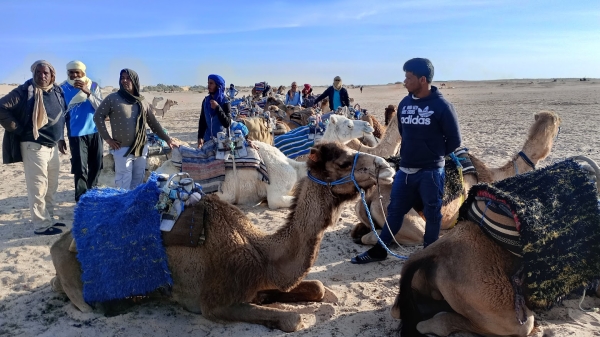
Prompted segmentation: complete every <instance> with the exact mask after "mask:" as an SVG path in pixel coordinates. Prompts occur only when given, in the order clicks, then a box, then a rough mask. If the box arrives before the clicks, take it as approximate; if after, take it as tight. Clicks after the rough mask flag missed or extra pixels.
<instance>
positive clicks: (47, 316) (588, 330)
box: [0, 79, 600, 337]
mask: <svg viewBox="0 0 600 337" xmlns="http://www.w3.org/2000/svg"><path fill="white" fill-rule="evenodd" d="M300 80H301V79H300ZM445 83H446V86H447V88H445V89H442V92H443V94H444V95H445V97H446V98H447V99H448V100H449V101H450V102H452V103H453V104H454V106H455V107H456V110H457V112H458V117H459V121H460V126H461V130H462V134H463V145H465V146H467V147H468V148H469V149H470V150H471V151H472V153H474V154H475V155H477V156H479V158H481V159H483V160H484V161H485V162H486V163H487V164H488V165H490V166H499V165H502V164H503V163H505V162H506V161H507V160H509V159H510V157H511V156H512V155H513V154H514V153H516V152H518V151H519V150H520V149H521V146H522V145H523V142H524V141H525V138H526V134H525V133H526V132H527V130H528V128H529V126H530V125H531V123H532V122H533V120H534V114H535V113H536V112H538V111H541V110H553V111H555V112H557V113H558V114H559V115H560V117H561V118H562V128H561V132H560V134H559V136H558V139H557V140H556V142H555V145H554V148H553V150H552V154H551V155H550V157H549V158H548V159H546V160H545V161H544V162H542V163H541V166H545V165H548V164H550V163H552V162H553V161H558V160H561V159H564V158H566V157H569V156H573V155H579V154H583V155H587V156H589V157H591V158H592V159H593V160H595V161H597V162H599V161H600V134H598V129H599V127H600V80H592V81H590V82H580V81H579V80H578V79H565V80H562V79H559V80H558V81H556V82H552V81H551V80H503V81H486V82H462V81H455V82H445ZM438 84H439V83H438ZM434 85H435V83H434ZM13 88H14V87H12V86H8V85H2V86H0V96H1V95H4V94H6V93H8V92H9V91H10V90H12V89H13ZM324 89H325V88H322V87H320V88H315V89H314V90H315V92H317V93H318V92H322V90H324ZM349 93H350V96H351V97H353V98H354V99H355V102H356V103H359V104H360V105H361V107H362V108H366V109H368V110H369V111H370V112H371V113H373V114H375V116H376V117H377V118H378V119H379V120H380V121H381V122H383V112H384V108H385V107H386V106H387V105H389V104H394V105H397V104H398V102H399V101H400V99H401V98H402V97H404V96H405V95H406V92H405V90H404V88H403V87H402V86H401V85H387V86H365V87H364V90H363V93H362V94H361V93H360V90H359V89H349ZM240 94H241V95H244V94H247V92H241V93H240ZM145 96H146V97H147V98H148V99H152V97H154V96H163V97H164V98H165V99H167V98H170V99H173V100H176V101H178V102H179V105H176V106H174V107H173V108H172V109H171V111H169V112H168V113H167V115H166V116H165V118H164V119H162V120H160V122H161V123H162V125H163V126H164V127H166V128H167V129H168V130H169V132H170V133H171V135H173V136H176V137H178V138H179V139H182V140H184V141H187V142H190V143H194V144H195V142H196V132H197V125H198V117H199V114H200V104H201V102H202V99H203V97H204V96H205V94H199V93H192V92H182V93H171V94H165V93H145ZM162 104H164V101H162V102H160V103H159V104H158V105H159V107H162ZM3 132H4V130H3V129H0V136H1V135H2V134H3ZM60 158H61V174H60V186H59V190H58V193H57V195H56V199H57V202H58V209H57V210H56V215H57V217H58V218H57V220H60V221H61V222H65V223H66V224H67V225H68V226H69V228H70V227H71V226H72V221H73V208H74V206H75V204H74V191H73V178H72V175H71V174H70V162H69V158H70V156H69V155H61V157H60ZM24 178H25V177H24V173H23V166H22V164H20V163H19V164H12V165H1V166H0V336H236V337H237V336H283V335H286V334H285V333H283V332H281V331H278V330H271V329H268V328H266V327H263V326H259V325H252V324H246V323H217V322H212V321H209V320H207V319H205V318H204V317H202V316H201V315H196V314H192V313H189V312H186V311H185V310H183V309H182V308H181V307H180V306H178V305H177V304H173V303H169V302H167V301H163V302H149V303H144V304H141V305H139V306H135V307H133V308H130V309H129V310H127V312H126V313H124V314H121V315H118V316H114V317H105V316H104V314H103V313H101V312H93V313H82V312H80V311H78V310H77V309H76V308H75V307H74V306H73V305H71V304H70V302H69V301H68V299H67V298H66V297H65V296H64V295H60V294H56V293H54V292H52V290H51V288H50V284H49V281H50V279H51V278H52V277H53V276H54V274H55V271H54V266H53V265H52V261H51V258H50V246H51V245H52V243H53V242H54V241H55V240H56V239H57V238H58V237H57V236H54V237H43V236H36V235H34V234H33V225H32V224H31V222H30V221H29V209H28V204H27V194H26V191H25V181H24ZM241 209H242V210H243V211H244V212H245V213H246V214H247V216H248V217H249V218H250V219H251V220H252V221H253V222H254V224H256V226H258V227H260V228H262V229H264V230H265V231H268V232H272V231H275V230H276V229H277V228H278V227H279V226H280V225H281V224H283V222H284V221H285V217H286V216H287V214H288V210H285V209H284V210H277V211H273V210H269V209H268V207H267V206H266V204H265V203H263V204H262V205H260V206H256V207H250V206H248V207H241ZM356 222H357V219H356V216H355V215H354V203H348V204H347V205H346V206H345V208H344V211H343V212H342V215H341V218H340V219H339V221H338V222H337V224H335V225H334V226H332V227H331V228H330V229H328V230H327V232H326V233H325V237H324V240H323V242H322V244H321V250H320V253H319V257H318V259H317V261H316V263H315V265H314V266H313V267H312V269H311V271H310V274H309V275H308V277H307V279H318V280H320V281H322V282H323V284H324V285H325V286H326V287H327V294H326V297H325V299H324V301H323V302H321V303H298V304H273V306H274V307H278V308H284V309H286V310H294V311H298V312H300V313H302V314H304V315H303V319H304V329H302V330H300V331H298V332H295V333H291V334H289V336H358V335H360V336H385V335H395V333H396V329H397V327H398V323H399V321H396V320H394V319H393V318H392V317H391V316H390V307H391V305H392V302H393V300H394V297H395V295H396V293H397V291H398V281H399V272H400V269H401V267H402V264H403V261H402V260H399V259H396V258H388V259H387V260H386V261H384V262H379V263H372V264H368V265H362V266H357V265H353V264H351V263H350V262H349V259H350V258H351V257H352V256H354V255H356V254H357V253H360V252H362V251H364V250H365V249H366V247H364V246H360V245H357V244H355V243H353V242H352V241H351V239H350V236H349V233H350V229H351V228H352V226H353V224H354V223H356ZM393 249H394V250H395V251H396V252H398V253H401V254H406V255H408V254H410V253H411V252H413V251H416V250H419V249H422V247H420V246H417V247H410V248H397V247H396V248H393ZM223 282H227V280H223ZM578 303H579V298H575V297H572V298H569V299H567V300H565V301H564V302H563V303H562V304H560V305H556V306H555V307H554V308H552V309H551V310H550V311H546V312H540V313H537V315H536V325H537V327H536V329H535V330H534V333H533V334H532V335H533V336H538V337H541V336H582V337H583V336H600V313H584V312H582V311H580V310H579V309H578ZM583 307H584V308H590V307H600V299H599V298H597V297H595V296H593V297H590V296H588V297H586V298H585V300H584V302H583ZM467 335H468V336H470V335H469V334H456V336H467Z"/></svg>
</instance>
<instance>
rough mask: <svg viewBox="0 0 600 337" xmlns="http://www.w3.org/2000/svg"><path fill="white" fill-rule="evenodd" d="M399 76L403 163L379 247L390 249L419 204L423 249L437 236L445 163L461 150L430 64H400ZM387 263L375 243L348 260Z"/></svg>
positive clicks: (454, 123)
mask: <svg viewBox="0 0 600 337" xmlns="http://www.w3.org/2000/svg"><path fill="white" fill-rule="evenodd" d="M403 70H404V72H405V79H404V85H405V87H406V90H407V91H408V96H406V97H404V98H403V99H402V101H400V105H399V106H398V113H397V116H396V118H398V122H399V123H398V126H399V131H400V135H401V136H402V144H401V145H400V157H401V158H402V159H401V161H400V169H399V170H398V172H396V176H395V177H394V183H393V184H392V192H391V194H390V204H389V206H388V209H387V211H388V215H387V218H388V225H389V230H388V229H387V228H384V229H383V230H382V231H381V241H383V243H384V244H385V245H386V246H387V245H389V244H390V243H392V241H393V239H394V236H395V235H396V233H398V231H399V230H400V228H401V227H402V221H403V220H404V215H406V213H408V211H409V210H410V209H411V208H412V207H413V205H414V203H415V200H417V198H420V199H421V201H422V202H423V207H424V208H423V213H424V215H425V219H426V222H425V235H424V237H423V247H424V248H426V247H427V246H429V245H430V244H432V243H434V242H435V241H436V240H437V239H438V237H439V234H440V226H441V222H442V213H441V209H442V198H443V196H444V180H445V172H444V165H445V161H444V157H445V156H447V155H449V154H450V153H451V152H452V151H454V150H456V148H457V147H459V146H460V143H461V135H460V128H459V126H458V118H457V116H456V112H455V111H454V107H453V106H452V104H450V103H449V102H448V101H447V100H446V99H445V98H444V97H443V96H442V93H441V92H440V91H438V89H437V88H436V87H435V86H432V85H431V81H433V64H431V62H430V61H429V60H428V59H424V58H414V59H410V60H408V61H406V63H404V67H403ZM390 232H391V233H390ZM385 258H387V251H386V249H385V247H384V246H382V245H381V244H380V243H379V242H378V243H377V244H376V245H375V246H373V247H372V248H371V249H369V250H368V251H366V252H364V253H362V254H360V255H358V256H356V257H354V258H352V260H351V262H352V263H355V264H364V263H369V262H375V261H382V260H384V259H385Z"/></svg>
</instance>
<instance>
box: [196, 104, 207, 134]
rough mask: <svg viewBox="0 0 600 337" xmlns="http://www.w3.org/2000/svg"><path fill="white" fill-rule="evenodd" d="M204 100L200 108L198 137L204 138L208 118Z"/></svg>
mask: <svg viewBox="0 0 600 337" xmlns="http://www.w3.org/2000/svg"><path fill="white" fill-rule="evenodd" d="M204 101H206V98H205V99H204V100H203V101H202V107H201V108H200V119H199V120H198V139H202V138H204V133H205V132H206V127H207V124H206V119H205V118H204Z"/></svg>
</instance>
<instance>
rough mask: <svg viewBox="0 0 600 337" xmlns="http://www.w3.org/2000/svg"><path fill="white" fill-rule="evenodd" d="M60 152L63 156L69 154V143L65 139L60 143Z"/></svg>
mask: <svg viewBox="0 0 600 337" xmlns="http://www.w3.org/2000/svg"><path fill="white" fill-rule="evenodd" d="M58 151H59V152H60V153H62V154H67V143H66V142H65V140H64V139H61V140H59V141H58Z"/></svg>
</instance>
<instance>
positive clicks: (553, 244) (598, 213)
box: [460, 160, 600, 309]
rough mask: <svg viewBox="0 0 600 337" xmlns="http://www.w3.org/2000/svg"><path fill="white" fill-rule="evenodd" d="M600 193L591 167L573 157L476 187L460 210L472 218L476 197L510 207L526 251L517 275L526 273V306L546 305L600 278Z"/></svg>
mask: <svg viewBox="0 0 600 337" xmlns="http://www.w3.org/2000/svg"><path fill="white" fill-rule="evenodd" d="M597 192H598V190H597V188H596V184H595V182H594V181H593V180H591V179H590V178H589V177H588V174H587V171H586V170H585V169H584V168H582V167H581V166H580V165H579V164H578V163H576V162H575V161H573V160H565V161H562V162H558V163H555V164H553V165H550V166H547V167H545V168H542V169H539V170H534V171H531V172H528V173H525V174H521V175H517V176H515V177H512V178H507V179H504V180H501V181H498V182H495V183H493V184H477V185H475V186H473V187H472V188H471V190H470V191H469V196H468V198H467V201H466V202H465V203H464V204H463V206H462V207H461V209H460V218H461V219H468V218H469V216H468V213H469V210H470V209H471V204H472V203H473V202H474V201H476V200H477V198H478V197H479V198H485V199H488V200H493V201H495V202H498V203H500V205H505V206H506V207H508V209H510V212H511V214H512V217H513V219H514V222H515V228H516V230H517V231H518V233H519V243H520V247H519V249H520V251H522V260H521V266H522V273H523V274H522V275H515V276H514V277H515V278H517V279H520V278H523V287H524V289H523V295H524V296H525V299H526V300H527V304H528V306H529V307H530V308H541V309H546V308H548V307H550V306H551V305H553V304H554V303H556V302H559V301H560V300H561V299H562V298H563V297H564V296H566V295H568V294H569V293H572V292H574V291H578V290H580V291H582V290H583V289H586V288H588V289H589V288H591V287H592V286H593V285H594V284H595V282H597V281H598V279H600V209H599V207H598V196H597ZM477 223H480V222H479V221H477ZM484 232H485V233H486V234H488V235H490V232H489V231H487V230H485V229H484ZM490 237H491V238H492V239H495V236H494V235H490ZM499 244H500V245H502V243H499Z"/></svg>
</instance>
